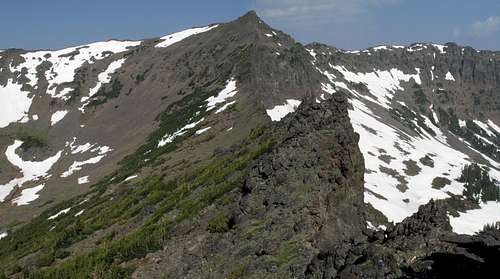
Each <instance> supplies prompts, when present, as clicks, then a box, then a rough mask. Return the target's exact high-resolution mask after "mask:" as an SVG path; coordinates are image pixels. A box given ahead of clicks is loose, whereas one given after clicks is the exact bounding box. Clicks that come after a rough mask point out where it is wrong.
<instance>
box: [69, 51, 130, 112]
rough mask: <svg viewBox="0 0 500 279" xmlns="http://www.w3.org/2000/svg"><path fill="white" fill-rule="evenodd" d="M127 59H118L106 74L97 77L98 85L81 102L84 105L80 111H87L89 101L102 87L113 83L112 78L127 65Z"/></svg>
mask: <svg viewBox="0 0 500 279" xmlns="http://www.w3.org/2000/svg"><path fill="white" fill-rule="evenodd" d="M125 60H127V59H126V58H122V59H118V60H116V61H113V62H111V63H110V64H109V65H108V67H107V68H106V70H104V72H102V73H100V74H99V75H98V76H97V84H96V85H95V86H94V87H92V88H90V91H89V95H88V96H87V97H82V99H81V101H82V103H83V105H82V106H81V107H80V108H79V110H80V111H82V112H84V111H85V109H84V108H85V106H86V105H87V104H88V103H89V99H90V98H92V96H94V95H95V94H97V92H99V89H101V86H102V85H103V84H106V83H109V82H110V81H111V76H112V75H113V74H114V73H115V72H116V70H118V69H120V68H121V67H122V66H123V63H125Z"/></svg>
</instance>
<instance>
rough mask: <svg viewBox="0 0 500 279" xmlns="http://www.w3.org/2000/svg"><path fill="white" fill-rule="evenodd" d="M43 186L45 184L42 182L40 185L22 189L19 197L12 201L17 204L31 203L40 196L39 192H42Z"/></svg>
mask: <svg viewBox="0 0 500 279" xmlns="http://www.w3.org/2000/svg"><path fill="white" fill-rule="evenodd" d="M43 187H45V185H44V184H41V185H38V186H36V187H33V188H29V189H24V190H22V191H21V195H20V196H19V197H17V198H15V199H14V200H13V201H12V203H13V204H15V205H17V206H20V205H28V204H30V202H32V201H34V200H36V199H38V198H39V197H40V195H38V192H40V191H41V190H42V189H43Z"/></svg>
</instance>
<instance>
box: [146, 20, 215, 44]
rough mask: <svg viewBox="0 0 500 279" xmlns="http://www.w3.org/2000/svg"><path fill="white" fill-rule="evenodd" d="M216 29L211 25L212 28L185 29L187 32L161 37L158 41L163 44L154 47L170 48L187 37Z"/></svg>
mask: <svg viewBox="0 0 500 279" xmlns="http://www.w3.org/2000/svg"><path fill="white" fill-rule="evenodd" d="M217 27H218V25H212V26H205V27H198V28H191V29H187V30H184V31H180V32H177V33H173V34H170V35H167V36H164V37H161V38H160V39H162V40H163V42H161V43H159V44H157V45H156V46H155V47H169V46H171V45H173V44H175V43H178V42H180V41H182V40H184V39H186V38H188V37H191V36H193V35H196V34H200V33H204V32H207V31H210V30H212V29H214V28H217Z"/></svg>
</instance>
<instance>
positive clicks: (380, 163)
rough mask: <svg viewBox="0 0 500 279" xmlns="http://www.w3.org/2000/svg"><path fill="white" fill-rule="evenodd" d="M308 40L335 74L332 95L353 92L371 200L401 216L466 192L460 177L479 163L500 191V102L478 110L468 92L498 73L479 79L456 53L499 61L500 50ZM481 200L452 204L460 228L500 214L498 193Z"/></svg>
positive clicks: (318, 61)
mask: <svg viewBox="0 0 500 279" xmlns="http://www.w3.org/2000/svg"><path fill="white" fill-rule="evenodd" d="M309 47H310V53H311V63H313V64H314V66H315V67H316V68H317V69H318V71H320V72H321V73H322V74H323V75H324V76H325V78H326V80H327V82H326V83H324V84H323V85H322V87H323V90H324V92H325V94H339V93H338V91H342V92H344V93H347V94H348V95H349V98H350V103H351V105H352V108H351V109H350V111H349V116H350V118H351V121H352V124H353V126H354V129H355V131H356V132H357V133H359V134H360V143H359V147H360V149H361V151H362V153H363V155H364V158H365V164H366V173H365V189H366V192H365V202H367V203H369V204H371V205H372V206H373V207H374V208H376V209H377V210H379V211H380V212H382V213H383V214H384V215H385V216H386V217H387V219H388V220H389V221H391V222H401V221H402V220H403V219H404V218H406V217H408V216H410V215H412V214H413V213H415V212H416V211H417V210H418V207H419V206H420V205H423V204H426V203H428V202H429V200H431V199H451V198H455V199H456V198H458V199H460V200H465V199H467V198H464V197H463V196H464V193H465V192H467V190H466V186H467V185H466V183H465V181H463V179H462V180H461V179H459V178H460V177H461V176H462V169H463V168H464V167H465V166H466V165H470V164H473V163H478V164H479V166H482V167H485V168H488V172H489V176H490V177H491V178H492V179H493V180H494V183H495V184H496V188H497V191H498V185H499V184H498V183H499V182H498V181H500V171H499V170H500V163H499V160H498V156H497V155H498V148H499V147H500V145H499V144H500V130H499V129H498V126H497V125H496V124H495V122H496V121H495V120H498V110H497V109H496V108H494V109H491V110H490V111H488V110H482V111H481V113H478V111H480V110H479V108H478V107H475V105H477V104H475V103H474V102H470V103H469V102H468V101H469V100H468V98H469V96H467V95H468V94H471V93H470V92H468V91H469V90H471V89H472V90H473V91H477V92H478V93H479V92H485V91H486V90H487V89H489V88H491V87H497V88H498V84H495V83H494V82H493V83H492V82H490V81H491V78H494V76H495V75H497V74H498V73H495V72H493V73H492V72H489V71H488V69H480V68H478V69H476V72H475V74H476V75H478V76H484V75H489V76H485V77H483V79H485V80H489V81H483V80H479V79H477V80H473V81H471V80H469V78H470V77H469V76H467V75H468V73H467V72H466V71H467V69H463V68H462V69H460V68H457V66H456V65H457V60H458V61H460V60H462V61H465V62H466V63H467V62H469V61H470V60H471V59H476V61H473V62H474V63H482V62H480V61H482V60H486V61H489V63H490V64H492V65H494V64H495V63H497V65H498V63H499V62H500V61H499V60H498V58H497V57H495V55H494V54H491V53H479V52H478V53H477V54H475V53H476V52H475V51H474V53H470V52H471V51H470V50H465V49H463V48H459V47H457V46H455V45H449V46H448V45H447V46H440V45H429V44H417V45H413V46H410V47H391V46H385V47H377V48H372V49H368V50H364V51H341V50H337V49H334V48H329V47H326V46H323V45H311V46H309ZM457 52H458V53H459V54H456V53H457ZM465 52H466V53H465ZM452 53H453V54H452ZM464 53H465V54H464ZM468 55H471V56H477V57H474V58H470V57H468ZM457 56H458V57H457ZM477 60H479V62H478V61H477ZM404 61H410V62H409V63H405V62H404ZM471 63H472V62H471ZM438 66H439V67H438ZM452 94H454V95H452ZM463 95H465V96H463ZM483 95H486V93H483ZM480 97H481V96H480ZM480 97H476V99H479V98H480ZM486 97H487V96H483V98H486ZM321 99H322V98H319V99H318V101H321ZM476 102H478V101H477V100H476ZM494 119H495V120H494ZM497 123H498V122H497ZM464 191H465V192H464ZM479 195H481V194H479ZM477 199H478V203H477V204H476V205H474V206H473V207H472V208H474V209H473V210H472V211H471V212H470V213H469V212H468V211H467V212H465V211H466V209H465V208H463V209H462V210H461V211H463V212H460V211H458V212H455V213H454V215H455V217H452V222H451V224H452V226H453V228H454V230H455V231H457V232H459V233H474V232H477V231H478V230H479V229H482V228H483V226H484V225H486V224H491V223H495V222H498V221H500V214H499V213H500V203H498V193H497V198H496V199H494V200H488V199H486V198H484V197H483V198H477ZM479 215H482V216H483V217H482V218H474V217H472V216H479Z"/></svg>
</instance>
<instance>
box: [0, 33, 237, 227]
mask: <svg viewBox="0 0 500 279" xmlns="http://www.w3.org/2000/svg"><path fill="white" fill-rule="evenodd" d="M217 27H218V25H212V26H207V27H202V28H193V29H188V30H185V31H181V32H178V33H174V34H171V35H167V36H165V37H162V38H157V39H152V40H145V41H119V40H110V41H106V42H96V43H91V44H88V45H82V46H76V47H70V48H65V49H62V50H55V51H51V50H47V51H45V50H42V51H24V50H15V49H12V50H5V51H2V55H1V56H0V104H1V110H0V167H1V168H2V172H0V202H2V203H3V204H4V205H6V207H4V208H8V207H19V206H22V207H23V208H27V207H29V206H31V205H36V204H40V203H44V202H52V201H54V200H61V199H66V198H68V197H71V196H72V195H75V194H78V193H82V192H85V191H86V189H87V187H88V186H89V185H90V184H91V183H92V182H93V183H95V182H97V181H98V180H99V179H100V178H102V177H103V176H104V175H106V174H108V173H109V172H110V171H112V170H113V169H114V168H115V164H116V163H117V162H118V161H119V160H121V159H122V158H123V157H124V156H125V155H128V154H130V153H131V152H133V151H135V149H136V148H137V147H138V146H139V145H140V144H141V143H143V142H144V139H145V138H146V137H147V136H148V135H149V134H150V133H151V132H152V131H153V130H154V129H156V124H155V118H156V117H157V116H158V114H159V113H160V112H161V110H163V109H164V107H165V104H163V103H162V102H160V100H161V98H162V97H164V95H161V94H164V90H162V89H164V88H166V87H167V86H164V85H163V84H162V85H161V86H159V85H157V84H155V83H154V82H148V83H143V84H144V85H145V86H141V83H142V81H143V80H144V79H145V78H146V77H147V74H148V73H151V72H156V73H155V75H159V74H160V72H161V71H164V70H163V69H162V68H163V67H161V66H160V65H159V66H158V67H156V68H153V67H154V65H155V63H156V62H157V61H159V59H158V57H163V56H164V53H165V52H169V51H173V49H176V47H177V46H179V44H183V43H184V42H185V41H189V39H190V38H193V37H194V38H195V39H196V37H197V35H200V34H202V33H207V32H208V31H210V30H212V29H216V28H217ZM187 44H188V45H189V43H187ZM145 49H146V50H147V53H146V54H144V53H139V54H138V52H140V51H141V50H145ZM184 49H185V47H184ZM172 64H174V63H172ZM160 67H161V68H160ZM177 69H180V68H179V67H177ZM171 72H173V73H174V74H175V69H172V71H171ZM160 75H163V76H167V74H166V73H165V72H161V74H160ZM161 82H162V83H163V82H166V81H165V80H162V81H161ZM169 87H170V85H169ZM172 91H173V90H172ZM143 92H150V93H149V94H143ZM236 92H237V91H236V80H234V79H233V80H231V81H229V83H228V88H227V89H226V90H225V91H223V92H221V94H222V95H221V96H212V97H211V99H209V100H207V102H208V103H209V104H208V106H209V109H212V108H217V110H216V111H214V113H221V112H223V111H224V110H225V109H227V108H228V107H229V106H231V105H233V104H234V103H235V100H234V98H233V97H234V95H235V94H236ZM122 93H123V94H122ZM172 94H173V92H172ZM207 97H208V96H207ZM229 101H230V102H229ZM121 108H123V109H121ZM206 131H208V129H205V130H204V131H203V132H206ZM198 134H201V132H200V133H198ZM160 145H161V142H160ZM4 170H5V171H4ZM8 210H10V209H8ZM25 210H26V209H25ZM1 213H2V212H1V211H0V214H1ZM26 215H29V214H26ZM4 220H5V222H7V221H6V219H4Z"/></svg>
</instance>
